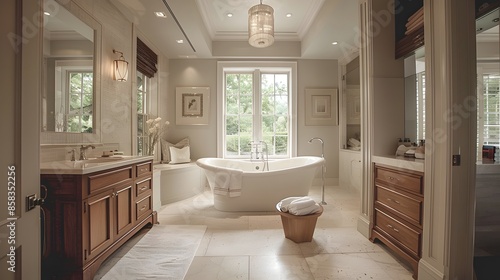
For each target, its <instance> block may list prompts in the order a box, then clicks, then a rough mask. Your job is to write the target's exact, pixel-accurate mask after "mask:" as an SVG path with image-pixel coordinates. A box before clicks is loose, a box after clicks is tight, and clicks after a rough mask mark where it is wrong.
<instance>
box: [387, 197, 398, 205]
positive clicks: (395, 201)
mask: <svg viewBox="0 0 500 280" xmlns="http://www.w3.org/2000/svg"><path fill="white" fill-rule="evenodd" d="M387 200H388V201H393V202H394V203H396V204H400V202H399V201H397V200H394V199H391V198H388V199H387Z"/></svg>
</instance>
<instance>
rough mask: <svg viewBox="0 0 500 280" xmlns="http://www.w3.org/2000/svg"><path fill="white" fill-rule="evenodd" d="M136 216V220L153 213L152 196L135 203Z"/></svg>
mask: <svg viewBox="0 0 500 280" xmlns="http://www.w3.org/2000/svg"><path fill="white" fill-rule="evenodd" d="M135 213H136V215H135V217H136V220H139V219H141V218H142V217H143V216H145V215H147V214H149V213H151V196H147V197H145V198H143V199H141V200H139V201H138V202H137V203H136V204H135Z"/></svg>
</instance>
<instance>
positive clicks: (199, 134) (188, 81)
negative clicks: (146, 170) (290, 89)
mask: <svg viewBox="0 0 500 280" xmlns="http://www.w3.org/2000/svg"><path fill="white" fill-rule="evenodd" d="M169 63H170V67H169V71H168V72H169V86H168V94H167V96H166V97H162V98H163V99H162V102H165V103H166V104H165V106H166V112H167V113H166V117H167V120H169V121H170V123H171V125H170V128H169V130H168V133H167V135H166V137H165V138H166V139H167V140H169V141H170V142H177V141H179V140H180V139H182V138H184V137H186V136H189V138H190V141H191V158H192V159H198V158H201V157H216V156H217V116H216V109H217V98H216V97H217V93H216V90H217V60H215V59H212V60H209V59H207V60H190V59H172V60H170V61H169ZM297 64H298V65H297V68H298V69H297V70H298V73H297V76H298V82H297V85H298V98H297V102H298V106H297V114H298V116H297V118H298V126H297V128H298V136H297V137H298V139H297V142H298V144H297V154H298V155H299V156H301V155H318V156H319V155H321V145H319V143H312V144H308V141H309V139H310V138H312V137H321V138H323V140H324V141H325V158H326V161H327V164H326V167H327V173H326V175H325V177H327V178H338V133H339V129H338V126H305V108H304V105H305V99H304V96H305V89H306V88H338V66H337V61H336V60H298V61H297ZM185 86H208V87H210V95H211V102H210V103H211V106H210V107H211V108H210V122H209V125H208V126H205V125H204V126H189V125H175V88H176V87H185Z"/></svg>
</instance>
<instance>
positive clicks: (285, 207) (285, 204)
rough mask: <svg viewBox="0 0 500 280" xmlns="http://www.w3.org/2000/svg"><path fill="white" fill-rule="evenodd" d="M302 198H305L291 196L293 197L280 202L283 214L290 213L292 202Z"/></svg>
mask: <svg viewBox="0 0 500 280" xmlns="http://www.w3.org/2000/svg"><path fill="white" fill-rule="evenodd" d="M300 198H303V196H291V197H287V198H284V199H282V200H281V201H280V202H278V207H279V209H280V210H281V212H288V206H289V205H290V203H292V201H294V200H296V199H300Z"/></svg>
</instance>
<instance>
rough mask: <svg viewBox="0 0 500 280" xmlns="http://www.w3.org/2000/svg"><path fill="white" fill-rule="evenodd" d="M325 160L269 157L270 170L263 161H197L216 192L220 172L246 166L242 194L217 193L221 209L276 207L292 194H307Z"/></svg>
mask: <svg viewBox="0 0 500 280" xmlns="http://www.w3.org/2000/svg"><path fill="white" fill-rule="evenodd" d="M323 162H324V159H323V158H321V157H295V158H290V159H282V160H274V161H269V171H264V172H263V171H262V169H263V163H262V162H251V161H244V160H229V159H221V158H202V159H199V160H197V161H196V164H198V166H200V167H201V168H202V169H203V170H204V172H205V175H206V177H207V180H208V183H209V185H210V188H211V189H212V192H213V190H214V188H215V187H217V186H215V181H216V174H217V173H218V172H220V171H221V170H223V171H224V170H228V172H231V170H234V169H236V170H242V171H243V174H242V176H241V178H242V181H241V195H240V196H237V197H229V196H226V195H219V194H215V193H214V207H215V209H217V210H221V211H276V204H277V203H278V202H279V201H280V200H282V199H283V198H286V197H289V196H305V195H308V193H309V188H310V186H311V184H312V181H313V179H314V177H315V175H316V171H317V169H318V167H320V166H321V165H322V164H323Z"/></svg>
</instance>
